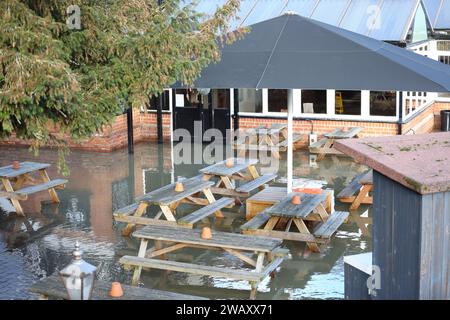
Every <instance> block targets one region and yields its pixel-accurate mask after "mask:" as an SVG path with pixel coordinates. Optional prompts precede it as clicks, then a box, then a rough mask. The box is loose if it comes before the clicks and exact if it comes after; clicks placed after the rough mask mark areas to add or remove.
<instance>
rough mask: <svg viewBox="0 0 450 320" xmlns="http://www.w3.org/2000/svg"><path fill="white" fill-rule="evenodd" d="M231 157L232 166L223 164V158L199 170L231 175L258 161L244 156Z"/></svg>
mask: <svg viewBox="0 0 450 320" xmlns="http://www.w3.org/2000/svg"><path fill="white" fill-rule="evenodd" d="M231 159H233V163H234V165H233V166H232V167H227V166H226V165H225V163H226V161H227V160H228V159H227V160H224V161H221V162H218V163H216V164H213V165H211V166H209V167H206V168H203V169H201V170H200V172H201V173H203V174H209V175H216V176H231V175H233V174H235V173H238V172H239V171H242V170H244V169H247V167H249V166H251V165H255V164H257V163H258V160H257V159H246V158H231Z"/></svg>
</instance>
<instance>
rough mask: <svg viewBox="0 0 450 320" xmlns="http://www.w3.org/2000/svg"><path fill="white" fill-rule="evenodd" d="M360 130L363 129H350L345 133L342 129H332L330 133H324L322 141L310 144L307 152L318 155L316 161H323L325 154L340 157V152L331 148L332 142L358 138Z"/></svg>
mask: <svg viewBox="0 0 450 320" xmlns="http://www.w3.org/2000/svg"><path fill="white" fill-rule="evenodd" d="M362 130H363V128H361V127H352V128H349V129H348V130H347V131H344V129H343V128H337V129H334V130H333V131H331V132H328V133H325V134H324V138H323V139H321V140H319V141H317V142H315V143H313V144H311V145H310V146H309V151H310V152H311V153H315V154H318V156H317V160H316V161H321V160H323V159H324V158H325V156H326V155H327V154H334V155H341V154H342V152H340V151H338V150H336V149H335V148H333V146H334V141H335V140H336V139H351V138H354V137H358V134H359V133H360V132H361V131H362Z"/></svg>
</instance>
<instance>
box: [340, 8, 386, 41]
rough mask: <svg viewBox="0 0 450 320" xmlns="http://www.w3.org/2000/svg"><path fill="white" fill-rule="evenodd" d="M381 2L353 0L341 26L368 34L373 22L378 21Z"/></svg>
mask: <svg viewBox="0 0 450 320" xmlns="http://www.w3.org/2000/svg"><path fill="white" fill-rule="evenodd" d="M379 3H380V0H357V1H355V0H353V1H352V3H351V4H350V6H349V7H348V10H347V12H346V13H345V16H344V18H343V19H342V22H341V24H340V25H339V27H341V28H344V29H347V30H350V31H353V32H357V33H360V34H363V35H367V34H368V33H369V31H370V27H371V26H372V24H373V22H376V21H375V19H376V18H377V17H376V16H375V15H376V14H377V11H379V6H378V5H379Z"/></svg>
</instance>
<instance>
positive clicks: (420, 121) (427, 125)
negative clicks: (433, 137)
mask: <svg viewBox="0 0 450 320" xmlns="http://www.w3.org/2000/svg"><path fill="white" fill-rule="evenodd" d="M441 110H450V102H435V103H433V104H432V105H430V106H429V107H428V108H427V109H425V110H423V111H422V112H420V113H419V114H418V115H417V116H415V117H413V119H412V120H411V121H409V122H408V123H406V124H404V125H403V126H402V134H408V133H409V134H411V133H415V134H419V133H430V132H433V131H439V130H440V128H441Z"/></svg>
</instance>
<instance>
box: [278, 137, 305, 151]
mask: <svg viewBox="0 0 450 320" xmlns="http://www.w3.org/2000/svg"><path fill="white" fill-rule="evenodd" d="M301 139H302V135H301V134H294V135H293V138H292V143H296V142H297V141H300V140H301ZM287 146H288V141H287V140H283V141H281V142H280V143H278V144H277V147H279V148H286V147H287Z"/></svg>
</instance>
